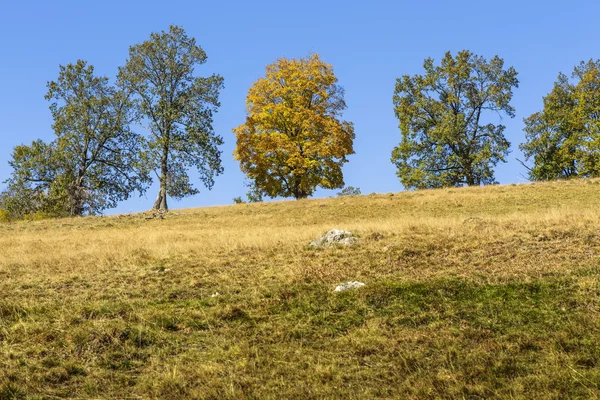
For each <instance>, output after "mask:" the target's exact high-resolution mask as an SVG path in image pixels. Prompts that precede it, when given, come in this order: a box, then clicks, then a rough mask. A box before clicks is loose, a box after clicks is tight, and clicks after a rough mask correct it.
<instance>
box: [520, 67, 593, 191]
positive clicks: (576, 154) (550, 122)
mask: <svg viewBox="0 0 600 400" xmlns="http://www.w3.org/2000/svg"><path fill="white" fill-rule="evenodd" d="M571 77H572V79H573V81H572V82H571V81H569V78H568V77H567V76H566V75H565V74H562V73H561V74H559V75H558V80H557V81H556V82H555V83H554V88H553V89H552V91H551V92H550V93H549V94H548V95H547V96H546V97H544V108H543V110H542V111H540V112H536V113H534V114H532V115H531V116H529V117H528V118H525V120H524V122H525V136H526V142H525V143H523V144H521V145H520V146H519V147H520V149H521V150H522V151H523V153H524V155H525V157H526V159H527V160H529V159H533V166H532V167H530V168H529V167H528V168H529V177H530V179H532V180H549V179H561V178H572V177H598V176H600V60H598V61H593V60H590V61H588V62H582V63H580V64H579V65H578V66H576V67H575V69H574V71H573V74H572V76H571Z"/></svg>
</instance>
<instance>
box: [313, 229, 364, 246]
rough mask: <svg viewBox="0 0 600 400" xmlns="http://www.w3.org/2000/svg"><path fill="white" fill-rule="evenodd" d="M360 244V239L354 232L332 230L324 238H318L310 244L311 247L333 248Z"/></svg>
mask: <svg viewBox="0 0 600 400" xmlns="http://www.w3.org/2000/svg"><path fill="white" fill-rule="evenodd" d="M356 243H358V238H357V237H355V236H354V235H353V234H352V232H348V231H343V230H341V229H332V230H330V231H329V232H327V233H326V234H325V235H324V236H322V237H320V238H318V239H317V240H315V241H314V242H310V243H309V246H310V247H333V246H336V245H342V246H351V245H353V244H356Z"/></svg>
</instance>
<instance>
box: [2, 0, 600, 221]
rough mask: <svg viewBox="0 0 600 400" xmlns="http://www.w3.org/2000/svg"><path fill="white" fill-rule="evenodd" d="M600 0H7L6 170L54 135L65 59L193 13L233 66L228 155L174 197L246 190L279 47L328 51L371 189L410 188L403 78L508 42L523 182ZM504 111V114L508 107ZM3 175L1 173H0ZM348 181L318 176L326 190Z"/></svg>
mask: <svg viewBox="0 0 600 400" xmlns="http://www.w3.org/2000/svg"><path fill="white" fill-rule="evenodd" d="M599 15H600V2H598V1H597V0H596V1H592V0H587V1H571V2H565V1H548V0H546V1H539V0H531V1H530V0H520V1H513V0H505V1H492V2H488V1H481V0H478V1H464V0H456V1H447V0H432V1H427V2H425V1H401V0H397V1H378V0H371V1H327V0H320V1H314V0H303V1H281V0H279V1H227V0H220V1H175V0H172V1H125V0H123V1H94V2H83V1H60V0H57V1H27V0H19V1H9V0H0V55H1V56H0V57H1V58H0V181H3V180H5V179H6V178H8V176H9V174H10V167H9V166H8V165H7V161H8V159H9V156H10V154H11V151H12V148H13V147H14V146H16V145H18V144H22V143H30V142H31V141H32V140H34V139H37V138H42V139H44V140H47V141H50V140H52V139H53V133H52V130H51V127H50V125H51V123H52V120H51V117H50V112H49V110H48V105H49V104H48V102H47V101H46V100H44V94H45V93H46V82H47V81H50V80H54V79H56V77H57V75H58V66H59V65H60V64H67V63H69V62H75V61H76V60H77V59H84V60H87V61H88V62H89V63H91V64H93V65H94V66H95V67H96V72H97V73H98V74H103V75H107V76H110V77H114V76H115V75H116V72H117V67H118V66H120V65H122V64H123V63H124V62H125V60H126V58H127V52H128V47H129V46H130V45H133V44H135V43H139V42H141V41H144V40H146V39H147V38H148V37H149V34H150V32H155V31H160V30H165V29H168V27H169V25H171V24H176V25H181V26H183V27H184V28H185V29H186V31H187V33H188V34H189V35H190V36H193V37H195V38H196V39H197V41H198V43H199V44H200V45H201V47H202V48H203V49H204V50H205V51H206V52H207V54H208V62H207V63H206V64H204V65H203V66H201V67H199V68H198V69H197V73H198V74H200V75H209V74H211V73H218V74H220V75H222V76H223V77H224V78H225V90H224V91H223V92H222V96H221V103H222V107H221V108H220V111H219V112H218V114H216V116H215V125H214V126H215V130H216V132H217V133H219V134H220V135H222V136H223V137H224V139H225V145H224V146H223V147H222V150H223V166H224V168H225V173H224V174H223V175H221V176H219V177H218V178H217V181H216V184H215V186H214V188H213V190H212V191H208V190H206V189H204V188H201V193H200V194H199V195H197V196H194V197H190V198H187V199H185V200H183V201H180V202H174V201H171V203H170V206H171V208H180V207H197V206H204V205H216V204H230V203H231V202H232V198H233V197H235V196H240V195H244V194H245V193H246V189H245V188H244V186H243V181H244V176H243V174H242V173H241V172H240V171H239V168H238V165H237V163H236V162H235V161H234V160H233V157H232V156H231V153H232V151H233V148H234V146H235V137H234V135H233V134H232V133H231V129H232V128H233V127H235V126H237V125H239V124H240V123H242V122H243V121H244V118H245V104H244V100H245V96H246V92H247V90H248V87H249V86H250V85H251V84H252V82H254V81H255V80H256V79H257V78H259V77H260V76H262V75H263V74H264V70H265V66H266V65H267V64H269V63H271V62H273V61H274V60H276V59H277V58H279V57H302V56H306V55H307V54H309V53H319V54H320V55H321V57H322V58H323V59H324V60H325V61H327V62H328V63H330V64H332V65H333V67H334V70H335V73H336V75H337V77H338V78H339V82H340V84H341V85H342V86H344V88H345V89H346V101H347V104H348V109H347V111H346V113H345V119H347V120H349V121H352V122H354V124H355V131H356V141H355V143H354V147H355V151H356V154H355V155H353V156H351V157H350V161H349V163H348V164H346V166H345V167H344V177H345V181H346V184H347V185H351V186H357V187H360V189H361V190H362V192H363V193H371V192H378V193H379V192H392V191H400V190H402V186H401V185H400V183H399V181H398V179H397V177H396V175H395V168H394V166H393V165H392V164H391V162H390V153H391V151H392V148H393V147H394V146H395V145H396V144H397V143H398V142H399V140H400V132H399V129H398V127H397V125H398V122H397V120H396V119H395V117H394V113H393V106H392V94H393V90H394V84H395V79H396V78H397V77H399V76H401V75H403V74H415V73H420V72H421V71H422V63H423V60H424V59H425V58H426V57H433V58H435V59H436V60H439V59H440V58H441V57H442V56H443V54H444V52H446V51H447V50H451V51H452V52H456V51H458V50H461V49H469V50H471V51H473V52H475V53H477V54H480V55H483V56H485V57H486V58H488V59H489V58H491V57H493V56H494V55H496V54H498V55H499V56H500V57H503V58H504V60H505V62H506V65H508V66H514V67H515V68H516V70H517V71H518V72H519V80H520V87H519V88H518V89H516V91H515V95H514V98H513V105H514V106H515V107H516V110H517V116H516V118H514V119H510V118H506V119H504V121H503V123H504V124H505V125H506V126H507V130H506V134H507V137H508V139H509V140H510V141H511V143H512V153H511V154H510V155H509V157H508V163H506V164H501V165H499V166H498V168H497V169H496V177H497V180H498V181H499V182H500V183H515V182H517V183H518V182H524V181H525V180H524V178H523V175H524V174H525V170H524V168H522V167H521V166H520V165H519V163H518V162H517V161H516V160H515V157H519V152H518V149H517V146H518V144H519V143H520V142H522V141H523V138H524V135H523V131H522V128H523V122H522V120H523V117H526V116H528V115H530V114H531V113H533V112H535V111H537V110H539V109H540V108H541V106H542V97H543V96H544V95H545V94H547V93H548V92H549V91H550V90H551V88H552V84H553V82H554V81H555V80H556V77H557V74H558V73H559V71H563V72H566V73H569V74H570V72H571V70H572V68H573V66H575V65H576V64H578V63H579V62H580V61H582V60H588V59H590V58H594V59H598V58H600V40H599V38H600V35H599V34H600V25H599V24H598V16H599ZM496 122H497V121H496ZM0 186H2V185H0ZM335 192H336V191H326V190H319V191H318V192H317V193H316V196H315V197H326V196H331V195H333V194H335ZM154 196H155V189H154V188H153V189H151V190H150V191H149V192H148V194H147V197H146V198H144V197H142V198H137V197H136V198H135V199H132V200H129V201H126V202H123V203H121V205H120V206H119V207H118V208H117V209H116V210H110V211H109V213H114V212H131V211H141V210H145V209H149V208H150V207H151V206H152V201H153V199H154Z"/></svg>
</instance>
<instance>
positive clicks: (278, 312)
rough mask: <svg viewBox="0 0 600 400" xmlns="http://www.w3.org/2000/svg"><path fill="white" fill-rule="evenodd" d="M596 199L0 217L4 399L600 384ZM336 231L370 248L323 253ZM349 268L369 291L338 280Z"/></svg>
mask: <svg viewBox="0 0 600 400" xmlns="http://www.w3.org/2000/svg"><path fill="white" fill-rule="evenodd" d="M598 193H600V180H584V181H565V182H555V183H543V184H542V183H540V184H532V185H509V186H490V187H483V188H464V189H444V190H431V191H417V192H409V193H396V194H386V195H370V196H360V197H342V198H332V199H315V200H302V201H297V202H291V201H286V202H276V203H260V204H241V205H232V206H225V207H213V208H201V209H189V210H176V211H172V212H170V213H169V214H168V215H167V217H166V218H165V219H146V217H145V215H144V214H135V215H122V216H109V217H93V218H75V219H60V220H45V221H35V222H19V223H5V224H0V249H2V250H1V252H0V318H2V319H1V320H0V345H1V346H0V399H1V398H19V396H20V397H32V398H35V397H36V396H37V397H39V398H51V397H53V396H54V397H80V398H88V397H106V398H109V397H112V398H115V397H123V396H128V397H139V398H148V397H154V398H278V397H279V398H281V397H285V398H294V397H304V398H306V397H308V398H311V397H315V398H322V397H343V398H352V397H355V398H374V397H382V398H392V397H405V398H433V397H448V398H457V397H464V398H469V397H471V398H477V397H478V396H479V397H513V398H519V397H524V398H526V397H529V396H530V395H532V394H533V393H537V394H538V395H539V396H541V397H542V398H543V397H549V398H550V397H556V396H558V397H560V396H561V395H569V396H571V395H573V396H582V397H586V396H590V397H592V396H596V395H599V394H600V387H599V384H598V382H599V381H596V380H595V379H597V378H600V373H599V372H598V368H599V365H598V364H597V362H598V360H599V359H600V348H599V347H598V346H597V345H592V344H589V345H587V347H586V345H585V344H582V343H579V342H577V340H578V338H579V339H581V340H587V338H588V337H590V335H592V334H594V332H597V331H598V328H599V325H598V322H597V319H598V318H597V317H598V304H599V300H598V296H599V285H598V267H599V266H600V263H599V261H600V236H599V235H600V234H599V232H600V207H599V206H600V200H599V196H598ZM332 228H340V229H346V230H351V231H353V232H355V233H356V234H358V235H359V236H360V238H361V243H360V244H359V245H357V246H356V247H352V248H347V249H331V250H324V251H319V250H316V251H315V250H310V249H308V248H307V247H306V245H307V243H308V242H310V241H311V240H313V239H315V238H316V237H318V236H320V235H321V234H323V233H324V232H325V231H327V230H329V229H332ZM349 280H359V281H363V282H365V283H367V288H366V289H365V290H362V291H358V292H353V293H351V294H348V295H341V296H338V295H334V294H332V293H331V290H332V289H333V287H335V285H336V284H338V283H340V282H343V281H349ZM561 282H562V283H561ZM515 285H516V286H515ZM519 285H521V286H519ZM522 285H525V286H522ZM561 285H563V286H561ZM532 288H534V289H532ZM535 288H541V289H535ZM215 292H219V293H220V296H218V297H211V295H212V294H213V293H215ZM438 292H439V293H441V294H440V295H439V296H438V297H435V298H431V297H430V296H433V294H435V293H438ZM432 293H433V294H432ZM444 293H445V294H444ZM540 293H541V294H540ZM407 296H408V297H407ZM436 296H437V295H436ZM445 296H446V297H445ZM495 296H496V297H495ZM503 296H508V297H506V298H505V297H503ZM568 298H572V299H573V302H575V303H576V305H575V306H574V305H573V304H569V303H568V301H567V300H568ZM444 299H447V301H448V304H449V305H448V306H446V305H445V304H446V303H444V301H445V300H444ZM506 299H508V300H506ZM510 299H517V300H518V301H517V300H515V301H516V303H515V304H512V303H511V300H510ZM585 299H587V300H585ZM534 300H535V301H536V302H538V303H535V304H534V303H531V304H529V303H528V302H529V301H534ZM413 301H414V302H415V303H414V304H413ZM498 301H499V302H498ZM544 301H545V302H546V303H544V304H547V306H548V309H547V310H546V308H545V307H546V306H540V304H541V303H539V302H544ZM519 302H521V303H522V307H520V306H519V305H518V304H520V303H519ZM407 304H408V305H407ZM409 305H410V307H409ZM440 307H441V308H440ZM478 307H479V308H481V307H483V311H481V313H479V314H471V313H470V311H469V310H472V309H473V310H476V309H479V308H478ZM489 307H491V308H489ZM569 307H574V308H573V310H574V311H573V314H572V319H568V317H565V318H567V319H568V321H570V322H569V323H571V324H572V325H569V323H564V321H562V319H561V318H563V316H562V314H560V313H562V311H561V310H562V308H565V309H569ZM521 308H522V310H521ZM530 309H531V310H533V311H535V310H537V311H540V310H541V311H540V312H542V316H539V315H538V314H535V315H533V314H532V315H531V316H530V318H531V319H530V320H528V319H527V318H526V316H523V315H521V314H520V313H521V312H525V311H523V310H530ZM486 310H487V311H486ZM544 310H545V311H544ZM533 311H531V312H533ZM537 311H536V312H537ZM544 313H546V314H544ZM463 314H464V315H463ZM544 315H546V316H545V317H544ZM511 316H514V318H512V317H511ZM495 318H497V319H498V320H495ZM522 318H525V320H522ZM422 319H423V321H425V322H422V321H421V320H422ZM402 321H405V322H402ZM406 321H409V322H406ZM415 321H421V322H415ZM486 321H487V322H486ZM519 321H521V322H519ZM523 321H526V322H523ZM531 321H537V322H535V323H534V322H531ZM553 321H554V322H553ZM557 321H558V322H557ZM561 321H562V322H561ZM573 321H575V322H577V323H575V322H573ZM555 322H556V323H557V324H559V325H556V326H555V325H553V324H554V323H555ZM486 324H487V325H486ZM519 324H520V325H521V328H522V333H519V332H520V331H519ZM531 324H533V325H531ZM561 324H562V325H561ZM573 324H574V325H573ZM498 326H499V327H501V328H498V330H495V328H494V327H498ZM563 328H564V329H563ZM567 328H568V329H567ZM549 329H550V330H551V329H555V330H556V335H552V334H551V333H552V332H551V331H549ZM579 329H582V330H587V332H584V333H583V331H582V332H580V331H578V330H579ZM569 330H570V331H569ZM569 332H570V333H569ZM398 335H400V336H398ZM548 335H550V336H548ZM578 335H579V336H578ZM400 338H404V339H400ZM521 341H524V344H523V343H521V344H522V345H523V346H525V347H524V348H526V350H523V351H529V352H530V353H527V354H526V356H523V357H525V358H522V357H521V356H522V354H521V353H519V352H517V353H518V354H517V353H515V351H516V350H514V349H513V348H512V347H511V343H513V344H514V345H517V344H519V343H520V342H521ZM544 341H551V342H552V343H553V345H552V346H551V347H552V348H546V347H545V346H543V345H542V344H541V343H542V342H544ZM572 341H575V342H577V343H575V344H573V343H571V342H572ZM525 342H527V343H529V342H531V343H530V347H531V349H533V350H527V349H529V347H527V346H529V345H527V343H525ZM563 342H566V343H571V345H572V346H575V348H576V349H578V350H577V351H575V352H574V353H569V351H566V350H564V349H563V350H561V348H560V346H558V345H556V343H563ZM557 346H558V347H557ZM348 348H352V349H355V350H356V352H355V350H352V351H350V352H348V350H347V349H348ZM432 349H437V351H436V352H434V353H431V351H432ZM536 349H537V350H536ZM519 351H520V350H519ZM494 357H500V358H499V359H498V360H495V358H494ZM502 357H504V358H502ZM536 357H537V359H536ZM570 357H575V359H572V358H570ZM585 357H587V358H586V360H588V361H587V364H585V365H584V366H582V365H580V364H578V360H580V359H582V358H585ZM476 359H480V360H482V361H481V362H482V363H483V364H481V365H479V364H478V362H477V360H476ZM485 360H487V361H489V363H491V364H489V365H488V364H485V363H484V361H485ZM569 360H570V361H569ZM496 361H497V362H499V363H500V364H501V365H500V366H498V365H496V364H494V363H495V362H496ZM502 363H504V364H502ZM505 364H506V365H508V366H509V367H506V365H505ZM513 364H514V365H517V366H518V368H517V367H514V365H513ZM511 365H512V366H513V367H514V368H516V369H515V371H516V372H514V371H513V370H512V369H510V368H512V367H510V366H511ZM485 368H489V369H490V371H492V372H489V373H488V372H483V370H481V369H485ZM494 368H496V370H495V369H494ZM503 368H504V369H503ZM506 368H508V370H507V369H506ZM494 371H496V372H494ZM506 371H508V372H506ZM511 371H512V372H511ZM553 382H554V383H556V385H555V386H554V387H553V388H552V387H548V388H546V389H543V390H542V389H539V390H538V389H536V388H542V387H544V385H550V384H552V383H553ZM532 388H533V389H532ZM532 390H533V391H532ZM3 396H4V397H3Z"/></svg>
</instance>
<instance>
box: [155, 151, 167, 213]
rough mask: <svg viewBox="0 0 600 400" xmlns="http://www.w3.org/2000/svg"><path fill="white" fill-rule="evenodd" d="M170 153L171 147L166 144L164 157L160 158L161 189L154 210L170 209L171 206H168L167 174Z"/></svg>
mask: <svg viewBox="0 0 600 400" xmlns="http://www.w3.org/2000/svg"><path fill="white" fill-rule="evenodd" d="M168 155H169V149H168V147H167V146H165V147H164V148H163V154H162V159H161V160H160V190H159V191H158V196H156V201H155V202H154V207H152V209H153V210H160V211H168V210H169V206H167V176H168V173H169V167H168V158H167V157H168Z"/></svg>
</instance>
